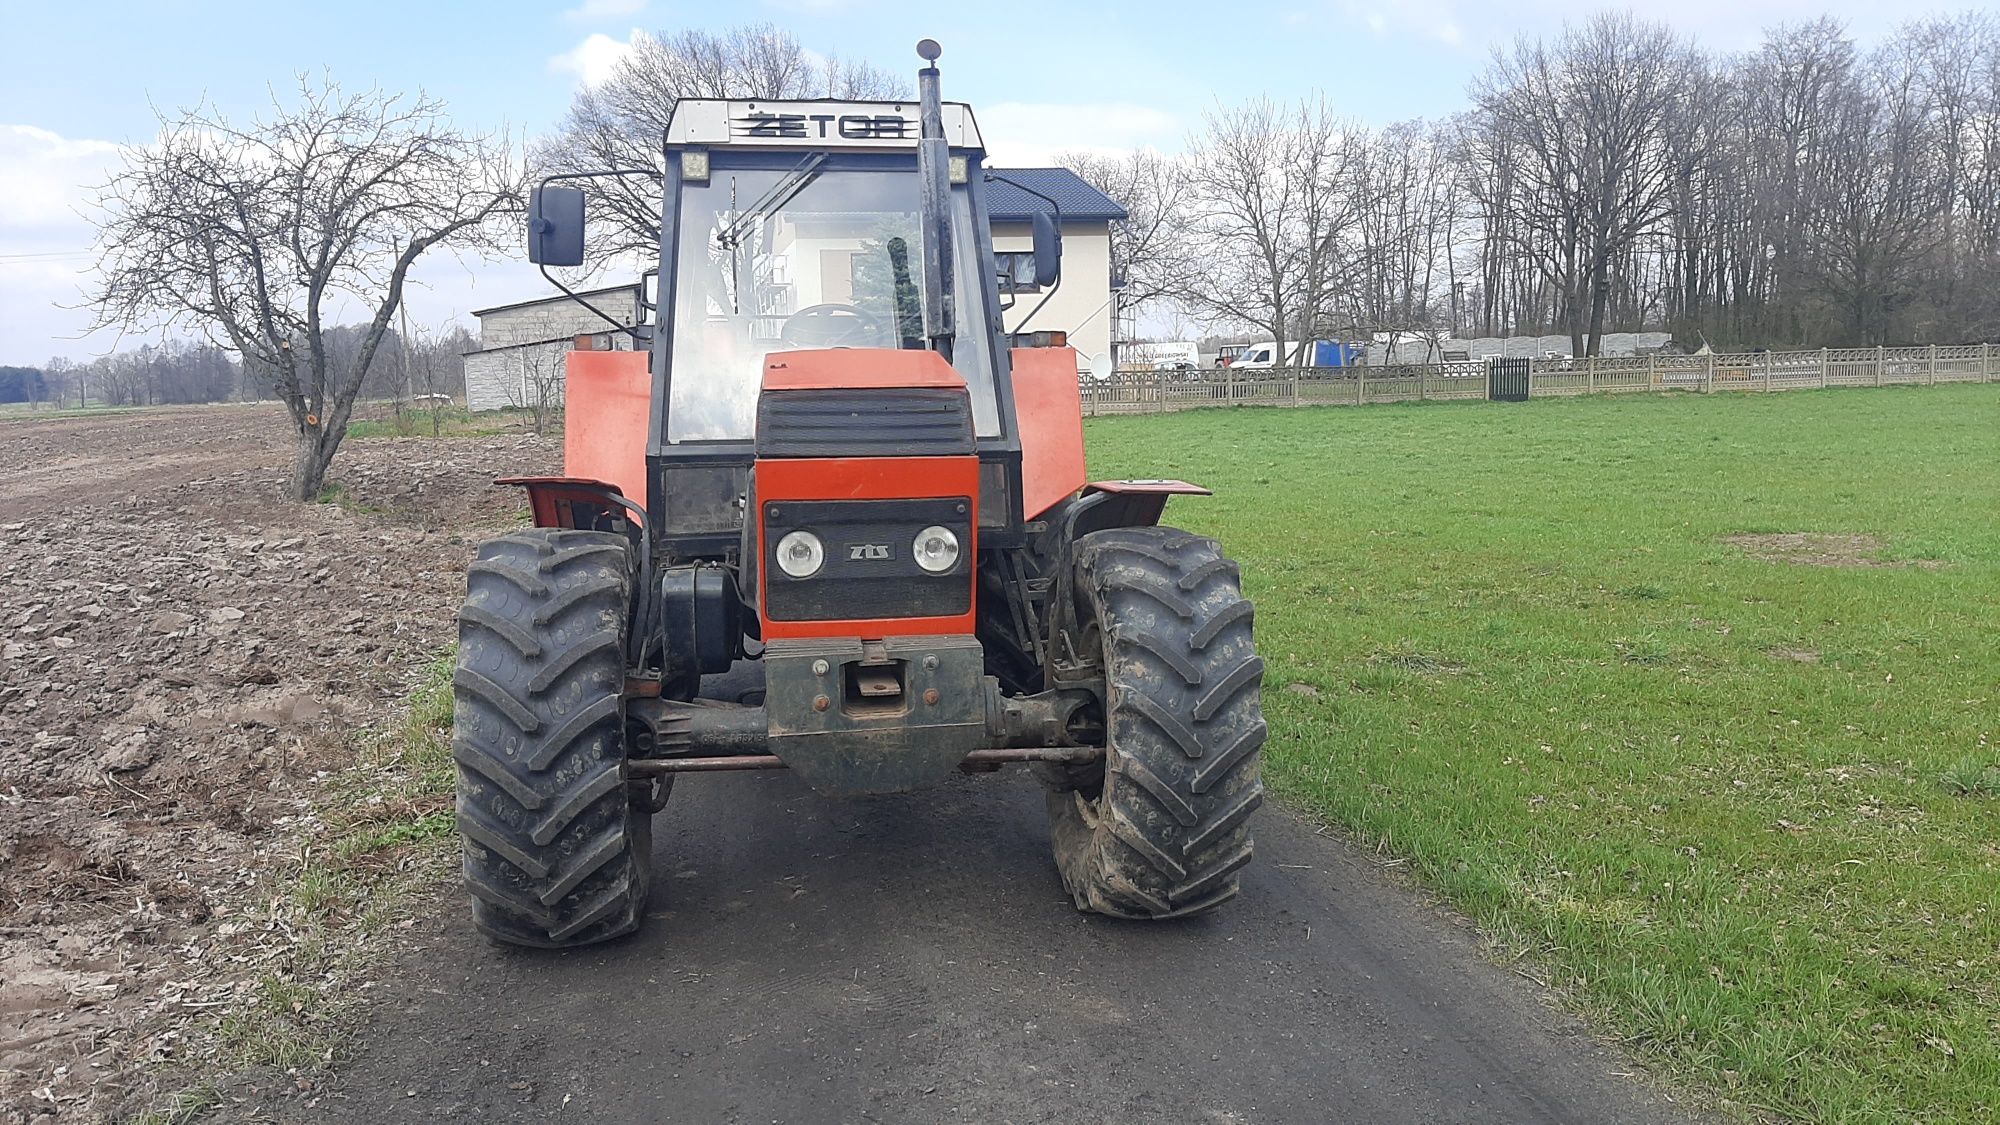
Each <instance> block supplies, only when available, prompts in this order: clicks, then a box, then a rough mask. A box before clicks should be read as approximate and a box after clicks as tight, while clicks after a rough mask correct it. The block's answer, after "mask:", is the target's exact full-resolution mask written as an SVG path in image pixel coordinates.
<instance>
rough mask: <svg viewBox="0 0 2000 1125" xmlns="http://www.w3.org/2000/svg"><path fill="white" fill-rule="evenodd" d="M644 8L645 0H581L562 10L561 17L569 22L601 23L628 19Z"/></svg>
mask: <svg viewBox="0 0 2000 1125" xmlns="http://www.w3.org/2000/svg"><path fill="white" fill-rule="evenodd" d="M645 10H646V0H583V3H581V4H578V5H577V6H576V7H574V8H571V9H570V10H569V11H567V12H564V13H563V18H564V19H566V20H568V21H569V22H571V23H602V22H604V21H606V20H622V19H630V18H631V17H633V16H636V15H638V14H639V13H640V12H643V11H645Z"/></svg>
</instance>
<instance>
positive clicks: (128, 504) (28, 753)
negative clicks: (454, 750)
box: [0, 406, 560, 1123]
mask: <svg viewBox="0 0 2000 1125" xmlns="http://www.w3.org/2000/svg"><path fill="white" fill-rule="evenodd" d="M287 438H288V434H287V423H286V422H285V419H284V415H283V413H282V412H281V411H279V410H276V409H274V408H269V407H258V406H222V407H210V408H199V409H175V410H156V411H145V412H139V413H132V414H119V415H85V416H78V417H65V418H35V417H33V416H32V415H28V416H16V417H9V418H5V419H0V519H4V520H5V521H6V522H4V523H0V626H4V628H0V642H4V643H3V644H0V1122H4V1123H12V1122H16V1121H37V1122H39V1121H44V1120H50V1119H52V1118H53V1119H61V1120H72V1119H73V1120H99V1119H104V1118H110V1117H115V1116H120V1115H123V1114H126V1113H129V1112H131V1111H132V1110H134V1109H136V1108H138V1107H139V1106H141V1105H143V1104H144V1102H145V1099H146V1097H147V1095H148V1093H149V1091H148V1089H147V1078H146V1076H145V1073H144V1071H143V1068H144V1067H145V1066H146V1064H148V1063H149V1062H153V1061H158V1060H171V1059H174V1058H177V1057H179V1052H181V1051H182V1050H183V1046H184V1043H185V1040H186V1036H185V1035H184V1031H185V1028H186V1027H187V1025H188V1024H190V1023H191V1022H192V1021H196V1020H200V1019H203V1018H205V1016H206V1014H207V1013H210V1012H213V1011H215V1010H216V1009H217V1007H218V1006H219V1005H220V1004H221V1003H222V1002H224V1001H226V1000H228V999H229V998H230V997H232V996H234V995H236V994H237V992H238V988H239V985H240V984H241V982H242V981H243V980H245V979H246V975H247V974H248V973H250V972H252V971H253V970H254V966H255V964H256V958H255V956H254V953H255V950H256V949H257V947H258V944H259V943H260V942H268V941H275V940H280V939H281V938H282V935H273V934H270V933H268V932H267V931H268V930H269V928H270V927H269V926H268V924H267V923H265V922H264V921H262V920H260V917H259V909H258V908H259V905H260V904H259V903H258V902H257V900H256V894H257V893H258V889H259V879H260V878H261V877H264V876H265V875H266V874H267V873H268V872H270V871H272V870H274V869H276V868H277V867H278V865H279V863H280V862H281V860H282V857H284V856H285V855H287V854H290V851H291V845H292V843H293V841H294V840H296V839H297V838H298V836H299V835H300V834H301V833H303V832H304V831H306V830H307V827H308V825H309V823H310V820H309V816H308V813H309V809H310V800H311V798H312V796H313V794H314V792H315V786H316V784H317V781H318V777H319V776H320V774H321V772H322V771H326V770H332V769H336V768H338V767H339V766H341V765H343V764H345V760H344V756H345V754H346V752H347V747H349V746H350V745H351V743H350V742H349V741H348V735H350V734H351V733H352V732H353V731H355V730H356V729H358V728H360V727H362V726H365V725H367V724H369V723H371V722H373V721H376V720H378V719H380V718H382V717H384V716H385V715H386V714H388V710H389V708H391V707H393V706H394V704H395V703H396V701H397V700H399V699H400V698H401V697H402V695H403V694H404V693H405V691H406V688H407V682H406V681H407V677H408V676H409V675H410V674H411V673H412V671H413V670H414V669H415V668H416V667H417V666H418V665H419V664H420V663H421V662H422V660H423V658H424V657H426V656H428V655H429V654H431V653H432V652H434V651H435V650H436V648H437V647H438V646H439V645H440V644H442V643H443V642H444V641H446V640H448V639H449V636H450V621H451V619H452V614H453V612H454V610H455V608H456V604H457V601H458V598H459V596H460V593H461V592H462V590H463V588H464V576H463V570H464V564H465V561H466V559H467V558H468V557H469V556H470V554H471V551H472V547H473V544H474V541H475V540H476V539H478V538H479V537H481V536H482V535H484V534H486V530H485V529H486V528H489V527H491V526H493V525H496V524H502V523H507V522H510V521H513V520H516V519H518V518H519V513H520V512H521V511H522V510H524V505H523V504H522V501H521V498H520V496H519V495H518V494H517V493H516V492H515V491H514V490H512V489H501V488H496V487H493V486H492V485H490V484H489V483H488V482H489V481H490V480H491V479H492V478H493V477H496V476H505V475H509V474H530V473H541V472H549V471H552V470H553V469H554V468H555V467H556V465H557V464H558V462H559V460H560V457H559V453H558V451H557V450H556V447H555V445H554V443H553V442H551V441H549V440H547V439H543V438H537V437H534V436H532V435H525V434H523V435H512V434H510V435H504V436H498V437H488V438H478V439H465V438H461V439H451V440H447V441H443V442H433V441H430V440H427V439H398V440H383V441H367V442H350V443H349V444H348V445H347V446H346V447H345V448H343V449H342V450H341V453H340V457H339V460H337V461H336V462H335V464H334V470H333V478H334V480H335V481H337V482H338V483H339V484H340V485H341V486H342V489H341V496H342V498H343V501H342V503H341V504H340V505H332V504H291V503H287V502H284V501H283V500H281V499H279V496H280V493H281V488H282V485H283V483H284V480H285V476H286V459H287V457H288V454H289V444H290V443H289V441H288V440H287Z"/></svg>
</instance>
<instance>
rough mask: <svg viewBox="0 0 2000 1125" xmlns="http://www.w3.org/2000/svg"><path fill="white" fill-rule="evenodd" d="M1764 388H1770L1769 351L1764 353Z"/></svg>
mask: <svg viewBox="0 0 2000 1125" xmlns="http://www.w3.org/2000/svg"><path fill="white" fill-rule="evenodd" d="M1764 389H1765V390H1766V391H1768V390H1770V389H1771V353H1770V352H1765V353H1764Z"/></svg>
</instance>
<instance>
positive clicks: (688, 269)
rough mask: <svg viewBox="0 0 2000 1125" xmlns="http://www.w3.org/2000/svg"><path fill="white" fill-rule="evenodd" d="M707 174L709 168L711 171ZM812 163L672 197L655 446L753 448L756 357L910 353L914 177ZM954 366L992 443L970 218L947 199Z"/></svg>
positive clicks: (916, 218) (738, 176)
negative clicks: (660, 439)
mask: <svg viewBox="0 0 2000 1125" xmlns="http://www.w3.org/2000/svg"><path fill="white" fill-rule="evenodd" d="M717 163H718V165H719V164H720V161H718V162H717ZM826 165H827V158H826V156H825V154H823V153H814V154H812V155H809V156H804V157H802V158H800V160H799V161H798V162H797V163H796V164H787V165H786V166H784V167H779V168H757V169H730V168H724V167H720V166H718V167H716V168H715V170H714V172H713V174H712V175H711V177H710V179H709V181H708V182H707V183H703V184H684V185H683V187H682V189H681V209H680V226H679V230H680V249H679V251H678V254H679V260H678V261H677V262H676V269H675V277H674V313H673V339H672V347H673V381H672V390H671V393H670V395H669V399H668V408H667V440H668V441H669V442H681V441H717V440H732V439H737V440H740V439H744V438H749V437H751V436H752V434H753V432H754V429H755V426H756V419H757V391H758V387H759V385H760V384H761V382H762V379H763V372H764V357H765V356H766V355H768V354H769V353H771V352H774V351H786V350H790V349H794V348H835V347H846V348H921V347H924V346H925V344H926V341H925V339H924V311H923V299H924V298H923V294H924V272H923V271H924V265H923V257H924V255H923V228H922V213H921V210H920V205H919V202H918V200H919V185H918V181H917V176H916V171H915V167H914V165H913V164H911V165H906V166H901V167H898V168H894V169H888V168H885V169H881V170H875V171H859V170H852V169H847V170H839V169H835V170H829V169H828V168H827V166H826ZM952 194H953V196H954V199H953V200H952V203H953V207H952V220H953V226H954V238H953V242H954V251H955V257H956V259H957V266H958V268H957V269H955V270H954V273H955V275H956V282H957V286H956V288H957V303H958V308H959V315H958V323H957V327H958V339H957V344H956V347H955V348H954V351H953V358H954V363H953V366H954V367H956V368H957V370H958V372H959V374H960V375H962V376H964V377H965V381H966V383H967V385H968V386H969V388H970V390H971V394H972V411H973V421H974V424H975V425H976V427H977V428H978V432H979V433H980V434H981V435H982V436H991V435H994V434H997V433H998V432H999V416H998V412H997V411H996V409H995V406H994V397H993V373H992V362H993V361H992V354H991V345H990V343H989V341H988V340H987V338H986V336H985V331H986V325H985V321H984V317H983V316H981V315H980V310H981V308H982V307H983V304H984V301H983V298H982V295H981V292H980V289H979V285H980V284H981V282H982V280H983V278H982V277H981V271H979V270H976V269H973V268H971V267H970V265H969V263H970V262H971V260H972V258H973V257H975V256H976V255H977V254H978V245H977V243H976V242H975V241H974V240H973V238H972V231H971V229H970V227H971V214H972V212H971V206H970V204H969V202H968V201H967V200H966V197H965V192H964V190H963V189H955V190H954V191H953V193H952Z"/></svg>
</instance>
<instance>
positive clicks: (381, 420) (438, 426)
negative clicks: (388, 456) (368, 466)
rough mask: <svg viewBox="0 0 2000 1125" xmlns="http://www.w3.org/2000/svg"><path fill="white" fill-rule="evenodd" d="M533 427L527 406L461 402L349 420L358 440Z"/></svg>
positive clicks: (521, 430)
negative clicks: (472, 406)
mask: <svg viewBox="0 0 2000 1125" xmlns="http://www.w3.org/2000/svg"><path fill="white" fill-rule="evenodd" d="M530 427H531V418H530V415H529V413H528V411H526V410H522V409H519V408H517V407H508V408H506V409H503V410H484V411H481V412H479V413H478V414H474V413H472V412H471V411H469V410H467V409H466V408H464V407H462V406H452V407H447V408H445V409H442V410H439V411H437V412H436V413H435V414H433V412H432V411H430V410H428V409H425V408H423V407H406V408H404V409H402V410H384V411H381V412H380V413H379V416H377V417H368V418H357V419H355V420H354V421H353V422H351V423H349V424H348V427H347V436H348V437H350V438H354V439H356V440H359V441H369V440H373V439H375V438H411V437H441V438H453V437H455V438H463V437H491V436H493V435H495V434H511V433H524V432H527V431H528V430H529V428H530Z"/></svg>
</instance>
